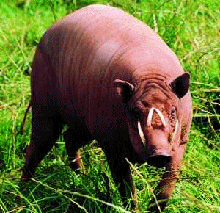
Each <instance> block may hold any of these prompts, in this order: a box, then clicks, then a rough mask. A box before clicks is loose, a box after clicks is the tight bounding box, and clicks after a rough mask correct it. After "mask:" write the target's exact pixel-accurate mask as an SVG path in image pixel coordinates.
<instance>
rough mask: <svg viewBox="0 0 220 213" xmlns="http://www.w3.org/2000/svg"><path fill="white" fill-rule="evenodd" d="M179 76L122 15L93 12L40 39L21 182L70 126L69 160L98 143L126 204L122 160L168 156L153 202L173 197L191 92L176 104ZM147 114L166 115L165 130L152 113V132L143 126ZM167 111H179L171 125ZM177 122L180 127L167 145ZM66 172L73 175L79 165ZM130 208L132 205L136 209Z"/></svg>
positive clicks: (150, 38)
mask: <svg viewBox="0 0 220 213" xmlns="http://www.w3.org/2000/svg"><path fill="white" fill-rule="evenodd" d="M182 74H183V70H182V67H181V66H180V63H179V60H178V59H177V57H176V56H175V54H174V53H173V52H172V51H171V50H170V49H169V47H168V46H167V45H166V44H165V43H164V42H163V41H162V40H161V38H160V37H159V36H158V35H156V33H154V32H153V30H151V29H150V28H149V27H148V26H147V25H146V24H144V23H142V22H140V21H138V20H136V19H135V18H133V17H132V16H130V15H128V14H126V13H124V12H123V11H121V10H119V9H116V8H112V7H106V6H102V5H96V6H94V5H93V6H89V7H86V8H83V9H81V10H78V11H76V12H74V13H71V14H70V15H69V16H67V17H66V18H64V19H63V20H61V21H59V22H58V23H56V24H54V25H53V26H52V27H51V28H50V29H48V30H47V31H46V33H45V34H44V36H43V38H42V40H41V42H40V44H39V46H38V48H37V50H36V54H35V58H34V64H33V72H32V78H31V85H32V102H31V104H32V113H33V119H32V138H31V143H30V145H29V147H28V148H27V152H26V164H25V166H24V170H23V175H22V179H23V181H27V180H29V179H30V178H31V177H32V175H33V173H34V171H35V168H36V166H37V165H38V163H39V162H40V161H41V160H42V159H43V157H44V156H45V155H46V154H47V152H48V151H49V150H50V149H51V148H52V146H53V145H54V143H55V141H56V139H57V138H58V136H59V134H60V133H61V130H62V127H63V125H68V127H69V128H68V130H67V131H66V132H65V133H64V138H65V142H66V148H67V153H68V156H69V159H70V161H71V160H73V159H75V157H76V156H77V150H78V149H79V148H80V147H81V146H83V145H84V144H86V143H87V142H88V141H90V140H92V139H96V140H97V141H98V142H99V144H100V146H101V147H102V149H103V150H104V151H105V153H106V157H107V160H108V162H109V165H110V169H111V172H112V176H113V178H114V181H115V182H116V184H120V187H119V190H120V193H121V195H122V199H123V201H124V203H125V204H126V200H127V199H126V198H128V195H129V193H126V189H125V188H126V185H128V186H129V188H130V189H131V191H132V194H133V195H134V197H135V190H134V187H133V184H132V177H131V173H130V168H129V164H128V163H127V161H126V160H125V158H128V160H129V161H131V162H132V163H135V162H144V161H145V160H148V157H149V156H150V155H151V154H152V153H153V152H156V153H160V151H161V150H162V151H161V152H162V153H164V152H167V153H169V154H170V155H171V159H170V161H169V162H168V163H167V165H166V166H167V172H166V173H165V174H164V177H163V179H162V181H161V182H160V183H159V186H158V187H159V193H158V194H157V198H158V199H168V198H170V196H171V195H172V192H173V189H174V188H175V184H176V181H177V178H178V176H179V169H180V166H181V161H182V157H183V153H184V150H185V145H186V142H187V140H188V131H189V127H190V123H191V98H190V95H189V93H186V94H184V95H183V97H181V98H178V97H177V94H175V92H174V91H173V90H172V88H171V86H170V84H171V82H173V81H174V80H175V79H176V78H177V77H178V76H180V75H182ZM115 79H120V80H122V81H124V82H128V83H130V84H131V85H133V86H134V90H133V91H132V90H131V89H130V90H129V87H128V86H127V85H125V86H124V84H122V85H119V86H118V85H114V80H115ZM128 85H129V84H128ZM187 89H188V88H187ZM146 102H147V103H146ZM134 107H135V108H137V110H138V113H139V116H140V117H141V118H140V122H141V126H142V128H143V132H144V135H145V138H146V140H147V142H146V145H143V144H142V142H141V139H140V136H139V134H138V131H137V121H136V120H135V118H134V115H133V114H132V109H133V108H134ZM151 107H155V108H158V109H159V110H160V111H161V112H162V113H163V115H164V117H165V121H166V123H167V124H168V125H167V126H166V128H165V127H163V125H162V122H161V118H160V117H159V116H158V115H157V113H154V115H153V117H152V126H151V127H147V116H148V113H149V110H150V108H151ZM172 107H176V115H174V117H175V116H176V117H175V118H174V121H172V122H173V123H172V122H171V120H170V109H171V108H172ZM175 119H176V120H178V122H179V125H178V128H177V131H176V134H175V137H174V140H172V141H171V135H172V133H173V132H174V129H175V122H176V120H175ZM158 150H159V151H158ZM71 167H72V168H73V169H76V168H77V165H76V163H71ZM135 205H136V204H135V201H134V208H136V209H137V206H135ZM161 207H162V209H163V208H164V207H165V204H163V205H162V206H161ZM152 211H154V210H152ZM155 211H157V208H156V210H155Z"/></svg>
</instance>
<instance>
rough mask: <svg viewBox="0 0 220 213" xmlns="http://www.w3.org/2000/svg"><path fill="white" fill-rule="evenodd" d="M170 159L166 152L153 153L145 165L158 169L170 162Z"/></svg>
mask: <svg viewBox="0 0 220 213" xmlns="http://www.w3.org/2000/svg"><path fill="white" fill-rule="evenodd" d="M171 157H172V156H171V155H170V154H169V153H166V152H161V153H155V154H153V155H151V156H150V157H149V158H148V159H147V163H148V164H149V165H150V166H156V167H158V168H161V167H165V166H167V165H168V164H169V162H170V161H171Z"/></svg>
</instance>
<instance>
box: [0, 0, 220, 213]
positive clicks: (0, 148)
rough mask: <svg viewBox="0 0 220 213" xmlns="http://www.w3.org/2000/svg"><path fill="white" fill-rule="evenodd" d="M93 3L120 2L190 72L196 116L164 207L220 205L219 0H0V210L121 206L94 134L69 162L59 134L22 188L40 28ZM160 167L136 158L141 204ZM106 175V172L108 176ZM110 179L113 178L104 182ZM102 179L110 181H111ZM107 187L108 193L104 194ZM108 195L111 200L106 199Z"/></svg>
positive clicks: (203, 208) (183, 208) (142, 209)
mask: <svg viewBox="0 0 220 213" xmlns="http://www.w3.org/2000/svg"><path fill="white" fill-rule="evenodd" d="M91 3H104V4H110V5H113V6H118V7H121V8H122V9H124V10H126V11H128V12H129V13H131V14H132V15H134V16H135V17H137V18H138V19H141V20H142V21H144V22H146V23H148V24H149V25H150V26H151V27H152V28H153V29H154V30H155V31H157V32H158V34H159V35H160V36H161V37H162V38H163V39H164V40H165V41H166V43H167V44H168V45H169V46H170V47H171V48H172V49H173V50H174V52H175V53H176V54H177V56H178V57H179V58H180V61H181V63H182V65H183V67H184V69H185V70H187V71H188V72H189V73H190V75H191V92H192V97H193V106H194V118H193V124H192V130H191V133H190V140H189V143H188V146H187V150H186V154H185V157H184V162H183V167H182V172H181V178H180V180H179V181H178V183H177V187H176V190H175V192H174V194H173V197H172V199H171V200H170V201H169V203H168V207H167V209H166V210H165V212H172V213H177V212H181V213H182V212H184V213H185V212H195V213H196V212H202V213H208V212H212V213H213V212H216V213H217V212H220V169H219V165H220V131H219V130H220V114H219V112H220V8H219V1H218V0H206V1H199V0H196V1H193V0H181V1H176V0H163V1H159V0H149V1H144V0H136V1H134V0H112V1H111V0H109V1H108V0H81V1H78V0H74V1H71V0H48V1H46V0H8V1H7V2H6V1H1V2H0V20H1V21H0V212H74V211H75V212H76V209H78V211H79V210H80V209H81V211H82V212H126V211H128V210H126V209H123V207H122V205H121V200H120V196H119V194H118V191H117V188H116V187H115V186H114V184H113V181H112V179H111V175H110V171H109V168H108V165H107V163H106V162H105V155H104V153H103V152H102V150H101V149H100V148H99V147H98V145H97V143H96V142H95V141H93V142H91V143H90V144H88V145H87V146H85V147H84V148H83V149H82V150H81V152H82V155H83V165H84V169H83V170H82V172H81V173H80V174H76V173H74V172H72V171H71V170H70V168H69V167H68V166H67V165H68V163H67V155H66V151H65V145H64V142H63V138H62V136H61V137H60V139H59V141H58V142H57V145H56V147H54V148H53V150H52V151H51V152H50V153H49V154H48V155H47V157H46V158H45V159H44V160H43V161H42V163H41V165H40V166H39V167H38V168H37V171H36V175H35V177H34V179H33V180H32V182H30V183H29V185H28V187H29V189H30V190H29V193H28V194H23V192H22V190H21V188H20V175H21V168H22V165H23V164H24V160H25V154H24V150H25V147H26V145H27V144H28V143H29V137H30V129H31V125H30V121H31V115H30V114H29V115H28V118H27V121H26V126H25V132H24V134H23V135H21V134H20V133H19V129H20V124H21V120H22V117H23V113H24V111H25V108H26V106H27V104H28V101H29V98H30V86H29V75H28V72H29V71H30V69H31V63H32V59H33V55H34V51H35V48H36V46H37V44H38V42H39V40H40V38H41V36H42V35H43V33H44V31H45V30H46V29H47V28H48V27H49V26H50V25H51V24H52V23H53V22H55V21H57V20H59V19H60V18H62V17H64V16H65V15H66V14H68V13H69V12H70V11H74V10H76V9H78V8H81V7H82V6H86V5H88V4H91ZM162 172H163V169H157V168H154V167H148V166H146V165H141V166H139V167H137V166H134V170H133V178H134V182H135V185H136V188H137V193H138V196H139V206H140V212H147V208H148V206H149V200H150V199H151V198H152V197H153V195H152V190H153V189H154V187H155V186H156V184H157V182H158V180H160V178H161V174H162ZM107 177H109V178H107ZM109 181H110V183H109ZM107 186H110V189H108V187H107ZM108 190H110V193H109V195H108V193H107V192H108ZM108 196H110V200H111V202H110V203H106V201H107V200H108V199H109V197H108Z"/></svg>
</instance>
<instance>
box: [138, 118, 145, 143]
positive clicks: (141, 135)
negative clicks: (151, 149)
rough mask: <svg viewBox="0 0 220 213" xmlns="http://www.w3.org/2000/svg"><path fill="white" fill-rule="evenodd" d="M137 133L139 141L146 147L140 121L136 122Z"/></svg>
mask: <svg viewBox="0 0 220 213" xmlns="http://www.w3.org/2000/svg"><path fill="white" fill-rule="evenodd" d="M138 132H139V135H140V137H141V141H142V143H143V145H144V146H145V145H146V139H145V137H144V132H143V130H142V127H141V123H140V121H138Z"/></svg>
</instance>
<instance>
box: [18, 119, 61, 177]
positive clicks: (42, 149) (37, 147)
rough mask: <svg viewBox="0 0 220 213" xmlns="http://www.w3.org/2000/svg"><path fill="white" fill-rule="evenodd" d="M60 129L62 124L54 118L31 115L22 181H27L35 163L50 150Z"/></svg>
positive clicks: (34, 167)
mask: <svg viewBox="0 0 220 213" xmlns="http://www.w3.org/2000/svg"><path fill="white" fill-rule="evenodd" d="M61 130H62V125H61V124H60V123H59V122H58V121H57V120H56V119H55V118H53V117H50V118H48V117H45V116H43V117H42V116H41V117H40V116H39V117H36V116H33V119H32V136H31V142H30V145H29V146H28V148H27V150H26V163H25V166H24V167H23V174H22V180H23V181H28V180H30V178H31V177H32V176H33V174H34V172H35V169H36V167H37V165H38V164H39V163H40V161H41V160H42V159H43V158H44V156H45V155H46V154H47V153H48V152H49V151H50V150H51V148H52V147H53V145H54V144H55V142H56V140H57V138H58V136H59V134H60V132H61Z"/></svg>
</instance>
